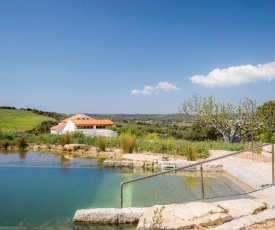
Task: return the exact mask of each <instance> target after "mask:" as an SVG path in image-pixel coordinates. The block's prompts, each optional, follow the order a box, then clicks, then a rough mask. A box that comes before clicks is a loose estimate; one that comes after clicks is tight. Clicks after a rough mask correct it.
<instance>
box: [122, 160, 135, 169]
mask: <svg viewBox="0 0 275 230" xmlns="http://www.w3.org/2000/svg"><path fill="white" fill-rule="evenodd" d="M121 167H128V168H133V161H121Z"/></svg>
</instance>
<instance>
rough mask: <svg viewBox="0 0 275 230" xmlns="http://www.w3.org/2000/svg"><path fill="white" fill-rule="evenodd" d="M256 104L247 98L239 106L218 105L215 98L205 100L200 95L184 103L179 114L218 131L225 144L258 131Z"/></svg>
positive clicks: (195, 95) (194, 95)
mask: <svg viewBox="0 0 275 230" xmlns="http://www.w3.org/2000/svg"><path fill="white" fill-rule="evenodd" d="M254 108H256V102H254V101H252V100H250V99H248V98H245V100H243V101H241V102H240V103H239V105H238V106H235V105H233V104H230V103H227V104H225V103H221V102H219V103H217V102H216V101H215V99H214V97H213V96H210V97H208V98H203V97H200V96H198V94H193V96H192V97H190V98H188V99H187V100H185V101H183V102H182V104H181V106H180V107H179V112H180V113H181V114H184V115H188V116H192V118H193V119H195V120H197V121H200V122H201V123H203V124H205V125H207V126H208V127H213V128H215V129H217V130H218V131H219V132H220V133H221V134H222V136H223V138H224V140H225V142H227V143H229V142H236V140H237V139H236V135H237V133H240V135H242V134H244V133H247V132H249V131H251V130H256V129H258V127H259V122H258V121H257V120H256V119H255V113H254V111H253V110H254Z"/></svg>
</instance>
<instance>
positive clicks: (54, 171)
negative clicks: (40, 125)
mask: <svg viewBox="0 0 275 230" xmlns="http://www.w3.org/2000/svg"><path fill="white" fill-rule="evenodd" d="M146 174H148V172H147V173H145V172H142V171H140V172H135V171H134V172H133V170H120V169H107V168H103V167H101V165H100V162H98V161H97V160H95V159H82V158H77V159H73V160H67V159H65V158H64V157H63V156H60V155H55V154H52V153H38V152H3V151H2V152H0V228H1V227H2V228H4V227H7V226H9V227H18V226H26V227H32V226H40V227H41V226H42V227H43V226H44V227H47V226H71V221H72V217H73V215H74V213H75V211H76V210H77V209H85V208H92V207H119V192H120V183H121V182H122V181H125V180H130V179H133V178H136V177H141V176H144V175H146ZM198 175H199V174H198V173H197V172H177V173H171V174H169V175H165V176H158V177H155V178H151V179H148V180H145V181H139V182H137V183H135V184H128V185H126V186H125V189H124V199H125V201H124V207H129V206H132V207H144V206H150V205H154V204H166V203H173V202H174V203H176V202H186V201H191V200H192V201H193V200H199V199H200V198H201V190H200V179H199V177H198ZM204 184H205V197H206V198H216V197H222V196H232V195H238V194H245V193H246V192H248V191H249V190H252V188H250V187H248V186H246V185H245V184H243V183H241V182H240V181H238V180H236V179H234V178H233V177H231V176H229V175H228V174H225V173H205V180H204Z"/></svg>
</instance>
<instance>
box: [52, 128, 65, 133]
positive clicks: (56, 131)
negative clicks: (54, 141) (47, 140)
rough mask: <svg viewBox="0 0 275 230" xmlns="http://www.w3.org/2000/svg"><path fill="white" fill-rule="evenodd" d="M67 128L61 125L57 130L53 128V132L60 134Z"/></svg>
mask: <svg viewBox="0 0 275 230" xmlns="http://www.w3.org/2000/svg"><path fill="white" fill-rule="evenodd" d="M64 128H65V126H62V127H59V128H58V129H56V130H51V134H60V133H62V132H63V129H64Z"/></svg>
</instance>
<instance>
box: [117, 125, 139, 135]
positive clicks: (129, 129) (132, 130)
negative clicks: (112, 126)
mask: <svg viewBox="0 0 275 230" xmlns="http://www.w3.org/2000/svg"><path fill="white" fill-rule="evenodd" d="M118 134H119V135H123V134H129V135H132V136H136V137H140V136H142V131H141V130H140V129H138V128H137V127H134V126H125V127H121V128H119V130H118Z"/></svg>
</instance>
